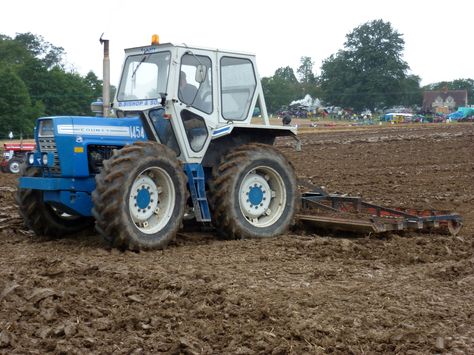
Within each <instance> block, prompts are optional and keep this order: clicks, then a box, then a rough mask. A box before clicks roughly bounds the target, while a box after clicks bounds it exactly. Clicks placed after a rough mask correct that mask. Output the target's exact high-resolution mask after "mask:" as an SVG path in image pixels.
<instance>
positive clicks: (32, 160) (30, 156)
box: [28, 153, 35, 165]
mask: <svg viewBox="0 0 474 355" xmlns="http://www.w3.org/2000/svg"><path fill="white" fill-rule="evenodd" d="M34 162H35V155H34V154H33V153H30V154H28V164H30V165H33V164H34Z"/></svg>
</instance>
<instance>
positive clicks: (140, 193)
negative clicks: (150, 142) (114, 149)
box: [128, 167, 176, 234]
mask: <svg viewBox="0 0 474 355" xmlns="http://www.w3.org/2000/svg"><path fill="white" fill-rule="evenodd" d="M175 195H176V192H175V189H174V185H173V181H172V179H171V177H170V176H169V174H168V173H167V172H166V171H165V170H163V169H161V168H157V167H153V168H148V169H145V170H144V171H142V172H141V173H140V174H138V176H137V177H136V178H135V180H134V182H133V184H132V188H131V190H130V197H129V202H128V205H129V211H130V217H131V218H132V220H133V222H134V224H135V227H136V228H138V229H139V230H140V231H141V232H142V233H145V234H154V233H156V232H158V231H160V230H161V229H163V228H164V226H166V224H167V223H168V221H169V220H170V218H171V216H172V213H173V209H174V204H175Z"/></svg>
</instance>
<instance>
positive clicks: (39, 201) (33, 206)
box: [16, 164, 93, 238]
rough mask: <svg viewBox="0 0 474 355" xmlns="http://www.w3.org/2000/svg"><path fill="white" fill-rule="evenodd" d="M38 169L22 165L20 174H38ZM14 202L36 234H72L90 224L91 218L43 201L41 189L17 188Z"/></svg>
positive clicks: (31, 175)
mask: <svg viewBox="0 0 474 355" xmlns="http://www.w3.org/2000/svg"><path fill="white" fill-rule="evenodd" d="M40 172H41V171H40V170H39V169H37V168H33V167H26V165H24V164H23V165H22V168H21V174H22V176H29V177H34V176H40ZM16 202H17V203H18V206H19V208H20V214H21V216H22V217H23V220H24V222H25V225H26V226H27V227H28V228H29V229H31V230H33V231H34V232H35V234H36V235H40V236H48V237H53V238H58V237H64V236H68V235H74V234H77V233H78V232H81V231H83V230H85V229H87V228H89V227H91V226H92V223H93V219H92V218H88V217H83V216H73V215H70V214H67V213H65V212H64V211H62V210H61V209H59V208H56V207H53V206H51V205H50V204H49V203H47V202H44V201H43V191H40V190H32V189H21V188H18V191H17V193H16Z"/></svg>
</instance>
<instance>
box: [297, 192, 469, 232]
mask: <svg viewBox="0 0 474 355" xmlns="http://www.w3.org/2000/svg"><path fill="white" fill-rule="evenodd" d="M297 219H298V220H299V221H300V222H301V223H303V224H305V225H311V226H314V227H317V228H321V229H329V230H335V231H346V232H356V233H383V232H388V231H403V230H415V231H430V230H433V229H443V230H446V231H448V232H449V233H450V234H451V235H456V234H457V233H458V232H459V231H460V230H461V228H462V223H463V219H462V217H461V216H460V215H459V214H456V213H452V212H448V211H435V210H416V209H402V208H389V207H384V206H380V205H376V204H373V203H369V202H365V201H363V200H362V198H360V197H353V196H346V195H340V194H328V193H327V192H325V191H324V190H323V189H320V188H316V189H315V190H314V191H311V192H305V193H303V194H302V213H301V214H299V215H298V216H297Z"/></svg>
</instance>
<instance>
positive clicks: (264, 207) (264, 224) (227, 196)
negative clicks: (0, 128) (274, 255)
mask: <svg viewBox="0 0 474 355" xmlns="http://www.w3.org/2000/svg"><path fill="white" fill-rule="evenodd" d="M209 185H210V195H211V196H210V201H211V208H212V212H213V216H212V218H213V223H214V226H215V227H216V229H217V231H218V233H219V235H220V236H221V237H223V238H226V239H239V238H251V237H273V236H277V235H279V234H282V233H284V232H285V231H286V230H287V229H288V228H289V226H290V225H291V224H292V223H293V220H294V217H295V213H296V211H297V209H298V206H299V205H298V202H297V198H298V191H297V185H296V177H295V173H294V169H293V167H292V166H291V164H290V163H289V162H288V161H287V159H286V158H285V157H284V156H283V154H281V153H280V152H278V151H277V150H276V149H275V148H273V147H272V146H268V145H263V144H257V143H255V144H248V145H244V146H242V147H240V148H238V149H236V150H234V151H233V152H231V153H229V154H227V155H226V156H225V157H224V158H223V159H222V162H221V164H220V165H219V166H217V167H215V168H214V169H213V177H212V181H210V183H209Z"/></svg>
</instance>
